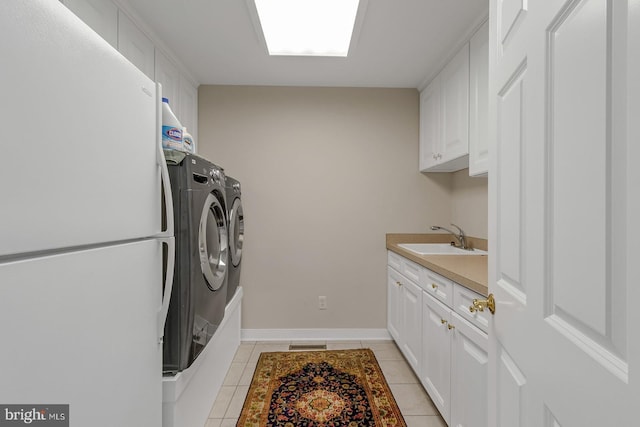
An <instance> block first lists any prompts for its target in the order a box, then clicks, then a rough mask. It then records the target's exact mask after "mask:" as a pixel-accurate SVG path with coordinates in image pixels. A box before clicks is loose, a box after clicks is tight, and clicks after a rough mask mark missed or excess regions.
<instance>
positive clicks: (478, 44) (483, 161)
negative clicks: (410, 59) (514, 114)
mask: <svg viewBox="0 0 640 427" xmlns="http://www.w3.org/2000/svg"><path fill="white" fill-rule="evenodd" d="M488 110H489V22H486V23H485V24H484V25H483V26H482V27H481V28H480V29H479V30H478V32H476V33H475V34H474V36H473V37H472V38H471V41H470V42H469V175H471V176H479V175H486V174H487V171H488V170H489V115H488Z"/></svg>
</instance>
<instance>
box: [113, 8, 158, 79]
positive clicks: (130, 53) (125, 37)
mask: <svg viewBox="0 0 640 427" xmlns="http://www.w3.org/2000/svg"><path fill="white" fill-rule="evenodd" d="M118 50H119V51H120V53H121V54H123V55H124V57H125V58H127V59H128V60H129V61H130V62H131V63H132V64H133V65H135V66H136V67H138V69H139V70H140V71H142V72H143V73H145V74H146V75H147V77H149V78H150V79H153V78H154V47H153V42H152V41H151V40H149V38H148V37H147V36H145V35H144V34H143V33H142V31H140V30H139V29H138V27H136V26H135V24H134V23H133V22H132V21H131V20H130V19H129V18H128V17H127V15H125V14H124V13H122V11H118Z"/></svg>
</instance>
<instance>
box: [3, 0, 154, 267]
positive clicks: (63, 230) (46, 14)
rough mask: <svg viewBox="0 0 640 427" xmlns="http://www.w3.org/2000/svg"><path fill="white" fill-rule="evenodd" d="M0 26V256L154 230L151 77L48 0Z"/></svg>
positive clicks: (17, 10)
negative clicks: (0, 135)
mask: <svg viewBox="0 0 640 427" xmlns="http://www.w3.org/2000/svg"><path fill="white" fill-rule="evenodd" d="M0 28H2V31H3V33H4V34H7V35H12V36H5V37H2V38H0V57H1V58H3V65H2V67H0V93H2V102H1V103H0V117H2V118H3V120H4V122H5V123H11V129H14V130H15V131H14V132H12V136H11V142H10V143H9V139H5V143H4V144H3V158H4V161H3V164H2V167H0V194H2V208H1V209H0V257H2V256H3V255H7V254H16V253H23V252H32V251H41V250H47V249H52V248H61V247H70V246H79V245H87V244H94V243H96V242H106V241H121V240H128V239H134V238H140V237H145V236H150V235H154V234H156V233H158V232H159V231H160V215H161V208H160V179H159V174H160V169H159V164H158V163H159V161H158V159H157V151H158V149H157V147H158V143H157V132H158V129H157V126H156V123H157V117H156V114H157V108H158V106H157V102H156V101H157V99H156V90H155V83H154V82H153V81H151V80H150V79H149V78H147V77H146V76H145V75H144V74H142V73H141V72H140V71H139V70H137V69H136V68H135V67H134V66H133V65H132V64H131V63H130V62H129V61H127V60H126V59H125V58H123V57H122V55H120V54H119V53H118V52H117V51H116V50H115V49H113V47H111V46H110V45H109V44H108V43H107V42H105V41H104V40H103V39H102V38H100V37H98V36H97V35H96V34H95V33H94V32H93V31H92V30H91V29H90V28H88V27H87V26H86V25H84V24H82V23H79V22H78V18H77V17H75V16H74V15H73V13H72V12H71V11H69V10H68V9H67V8H66V7H64V6H63V5H62V4H60V3H59V2H57V1H55V2H52V1H47V0H34V1H29V2H8V3H7V4H4V5H3V13H1V14H0ZM69 46H73V49H70V48H69ZM25 52H28V54H25Z"/></svg>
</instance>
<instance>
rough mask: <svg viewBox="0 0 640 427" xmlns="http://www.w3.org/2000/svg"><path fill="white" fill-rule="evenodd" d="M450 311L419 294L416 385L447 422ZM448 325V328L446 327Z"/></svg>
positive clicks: (448, 419) (426, 295) (449, 401)
mask: <svg viewBox="0 0 640 427" xmlns="http://www.w3.org/2000/svg"><path fill="white" fill-rule="evenodd" d="M449 320H451V310H450V309H449V308H448V307H446V306H444V305H442V304H441V303H440V302H438V301H437V300H436V299H435V298H433V297H432V296H431V295H428V294H427V293H424V294H423V295H422V369H421V373H420V382H421V383H422V385H423V386H424V388H425V389H426V390H427V392H428V393H429V397H431V400H432V401H433V403H434V404H435V405H436V407H437V408H438V411H440V414H441V415H442V418H444V420H445V421H446V422H447V423H449V422H450V421H451V328H452V327H453V326H451V325H449ZM450 326H451V328H450Z"/></svg>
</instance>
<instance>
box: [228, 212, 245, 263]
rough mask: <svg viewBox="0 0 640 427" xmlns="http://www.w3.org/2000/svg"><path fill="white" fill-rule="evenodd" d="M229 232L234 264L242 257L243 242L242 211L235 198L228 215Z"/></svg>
mask: <svg viewBox="0 0 640 427" xmlns="http://www.w3.org/2000/svg"><path fill="white" fill-rule="evenodd" d="M229 232H230V234H231V237H230V240H229V241H230V245H229V246H230V247H231V262H232V263H233V265H234V266H238V264H240V259H241V258H242V243H243V242H244V213H243V212H242V202H241V201H240V199H235V200H234V201H233V205H232V206H231V215H230V216H229Z"/></svg>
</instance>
